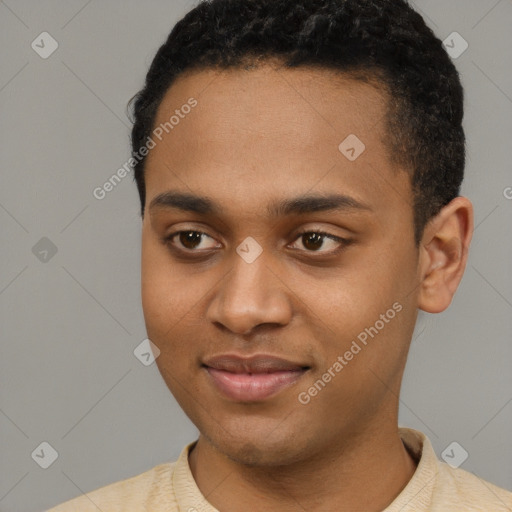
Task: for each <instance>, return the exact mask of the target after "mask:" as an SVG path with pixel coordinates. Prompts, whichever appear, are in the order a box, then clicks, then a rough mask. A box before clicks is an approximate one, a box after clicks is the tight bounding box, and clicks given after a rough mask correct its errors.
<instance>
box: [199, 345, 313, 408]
mask: <svg viewBox="0 0 512 512" xmlns="http://www.w3.org/2000/svg"><path fill="white" fill-rule="evenodd" d="M203 366H204V368H205V369H206V371H207V372H208V375H209V377H210V379H211V382H212V383H213V385H214V386H215V388H216V389H217V390H218V391H220V393H221V394H222V395H224V396H225V397H227V398H229V399H231V400H235V401H241V402H258V401H262V400H265V399H267V398H270V397H272V396H274V395H276V394H277V393H279V392H281V391H283V390H284V389H286V388H288V387H290V386H292V385H293V384H295V383H296V382H297V381H298V380H299V379H300V378H301V377H302V376H303V375H304V373H305V372H306V371H307V370H308V369H309V367H308V366H305V365H301V364H298V363H294V362H292V361H288V360H286V359H282V358H279V357H273V356H267V355H255V356H251V357H241V356H237V355H228V354H224V355H220V356H216V357H213V358H211V359H208V360H206V361H205V363H204V364H203Z"/></svg>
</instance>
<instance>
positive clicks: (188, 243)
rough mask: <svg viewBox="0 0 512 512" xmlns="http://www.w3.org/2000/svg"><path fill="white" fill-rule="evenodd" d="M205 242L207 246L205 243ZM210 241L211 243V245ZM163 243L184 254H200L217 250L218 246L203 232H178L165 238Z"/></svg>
mask: <svg viewBox="0 0 512 512" xmlns="http://www.w3.org/2000/svg"><path fill="white" fill-rule="evenodd" d="M175 239H176V240H175ZM205 241H206V242H207V243H206V244H205V243H203V242H205ZM208 241H210V242H209V244H208ZM163 242H164V243H165V244H168V245H171V246H173V247H175V248H176V249H177V250H179V251H183V252H187V251H190V252H200V251H201V250H208V249H215V247H216V246H217V245H216V243H215V240H214V239H213V238H212V237H211V236H209V235H207V234H206V233H203V232H202V231H176V232H175V233H171V234H170V235H168V236H166V237H164V239H163ZM201 244H202V245H201Z"/></svg>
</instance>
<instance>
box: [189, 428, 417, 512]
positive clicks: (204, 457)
mask: <svg viewBox="0 0 512 512" xmlns="http://www.w3.org/2000/svg"><path fill="white" fill-rule="evenodd" d="M189 464H190V467H191V471H192V474H193V476H194V479H195V481H196V483H197V486H198V487H199V489H200V490H201V492H202V494H203V495H204V496H205V497H206V499H207V500H208V501H209V502H210V503H211V504H212V505H213V506H214V507H215V508H217V509H218V510H221V511H222V512H235V511H239V510H244V509H255V508H257V509H258V510H265V511H268V512H274V511H275V512H277V511H279V512H288V511H290V512H291V511H296V510H298V509H299V510H300V509H304V510H308V511H310V512H315V511H322V512H334V511H336V512H345V511H354V510H365V511H367V512H381V511H382V510H384V509H385V508H386V507H387V506H388V505H389V504H390V503H391V502H392V501H393V500H394V499H395V498H396V497H397V496H398V495H399V494H400V492H401V491H402V490H403V488H404V487H405V486H406V485H407V483H408V482H409V480H410V479H411V478H412V475H413V474H414V471H415V469H416V462H415V461H414V460H413V459H412V457H411V456H410V454H409V453H408V451H407V450H406V448H405V447H404V445H403V443H402V440H401V438H400V436H399V434H398V429H397V428H395V429H390V430H389V431H385V430H383V429H380V430H375V431H374V432H371V433H369V432H364V434H358V435H354V436H351V437H350V439H349V438H348V437H345V442H344V444H343V446H337V447H334V446H328V447H326V449H324V450H322V452H321V453H319V454H318V455H316V456H314V457H311V458H310V459H308V460H303V461H301V462H298V463H296V464H293V465H287V466H272V467H269V466H265V467H255V466H247V465H243V464H239V463H237V462H235V461H233V460H231V459H229V458H228V457H227V456H225V455H224V454H223V453H221V452H219V451H218V450H217V449H216V448H215V447H214V446H212V445H211V443H209V441H208V440H206V439H205V438H204V437H203V436H200V437H199V440H198V442H197V444H196V446H195V447H194V449H193V450H192V452H191V453H190V456H189Z"/></svg>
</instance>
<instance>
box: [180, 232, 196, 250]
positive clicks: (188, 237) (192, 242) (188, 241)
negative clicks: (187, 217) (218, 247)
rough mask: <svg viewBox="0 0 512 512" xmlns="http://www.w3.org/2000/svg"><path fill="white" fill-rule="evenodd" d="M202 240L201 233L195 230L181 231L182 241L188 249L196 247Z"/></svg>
mask: <svg viewBox="0 0 512 512" xmlns="http://www.w3.org/2000/svg"><path fill="white" fill-rule="evenodd" d="M200 241H201V234H200V233H196V232H194V231H186V232H184V233H180V242H181V243H182V244H183V246H184V247H186V248H187V249H194V248H195V247H196V245H197V243H198V242H200Z"/></svg>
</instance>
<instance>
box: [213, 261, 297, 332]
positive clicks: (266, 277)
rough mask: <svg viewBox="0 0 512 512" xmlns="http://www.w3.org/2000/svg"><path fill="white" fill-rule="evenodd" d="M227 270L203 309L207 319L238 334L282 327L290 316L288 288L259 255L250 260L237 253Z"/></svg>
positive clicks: (291, 311) (291, 309) (291, 310)
mask: <svg viewBox="0 0 512 512" xmlns="http://www.w3.org/2000/svg"><path fill="white" fill-rule="evenodd" d="M234 258H235V262H234V265H233V268H232V270H231V272H228V274H227V275H226V276H225V277H224V279H223V280H222V281H221V283H220V285H219V286H220V287H219V289H218V290H217V293H216V294H215V296H214V298H213V299H212V301H211V302H210V304H209V306H208V310H207V319H208V320H209V321H210V322H212V323H215V324H217V325H219V324H220V325H222V326H223V327H225V328H226V329H229V330H230V331H231V332H233V333H235V334H238V335H247V334H250V333H251V331H253V330H254V329H255V328H256V327H257V326H260V325H262V324H273V325H274V326H284V325H286V324H288V323H289V322H290V320H291V318H292V314H293V308H292V303H291V300H290V295H289V293H290V292H289V289H288V288H287V287H286V285H285V284H284V283H283V281H282V280H281V279H280V278H279V277H278V275H277V272H276V271H274V270H272V269H271V268H270V267H269V265H268V262H267V261H266V258H265V257H264V255H263V254H262V255H261V256H260V257H259V258H257V259H256V260H255V261H253V262H252V263H247V262H246V261H244V260H243V259H242V258H240V257H239V256H238V255H235V257H234Z"/></svg>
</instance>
